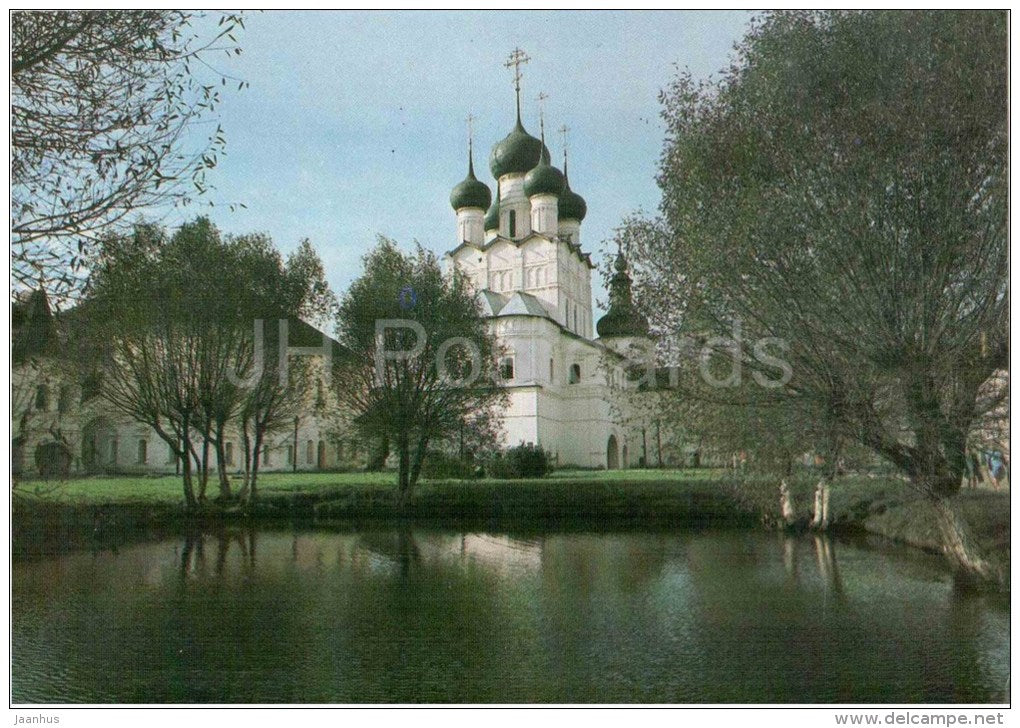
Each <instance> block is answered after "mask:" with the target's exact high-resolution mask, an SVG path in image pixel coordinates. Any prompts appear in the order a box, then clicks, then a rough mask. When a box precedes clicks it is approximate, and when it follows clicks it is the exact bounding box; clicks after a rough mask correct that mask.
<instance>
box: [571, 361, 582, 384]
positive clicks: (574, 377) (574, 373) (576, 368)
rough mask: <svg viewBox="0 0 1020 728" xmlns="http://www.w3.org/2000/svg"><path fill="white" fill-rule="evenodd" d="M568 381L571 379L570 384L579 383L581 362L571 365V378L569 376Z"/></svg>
mask: <svg viewBox="0 0 1020 728" xmlns="http://www.w3.org/2000/svg"><path fill="white" fill-rule="evenodd" d="M568 381H569V383H570V384H577V383H578V382H580V381H581V365H580V364H571V365H570V378H569V380H568Z"/></svg>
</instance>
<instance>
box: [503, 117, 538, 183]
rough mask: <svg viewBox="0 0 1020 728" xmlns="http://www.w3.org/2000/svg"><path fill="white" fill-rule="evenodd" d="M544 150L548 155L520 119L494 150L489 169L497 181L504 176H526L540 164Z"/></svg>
mask: <svg viewBox="0 0 1020 728" xmlns="http://www.w3.org/2000/svg"><path fill="white" fill-rule="evenodd" d="M543 150H544V151H546V153H548V150H546V149H545V145H543V144H542V142H541V141H540V140H538V139H536V138H535V137H533V136H531V134H529V133H528V132H526V131H525V130H524V127H523V126H521V120H520V117H518V119H517V124H516V125H515V126H514V130H513V131H512V132H510V133H509V134H507V135H506V137H505V138H504V139H503V141H501V142H499V143H498V144H496V146H494V147H493V148H492V154H490V155H489V169H491V170H492V176H493V177H495V178H496V179H499V178H500V177H502V176H503V175H504V174H524V173H525V172H527V171H529V170H530V169H531V168H532V167H534V166H535V165H537V164H538V161H539V159H540V158H541V156H542V152H543Z"/></svg>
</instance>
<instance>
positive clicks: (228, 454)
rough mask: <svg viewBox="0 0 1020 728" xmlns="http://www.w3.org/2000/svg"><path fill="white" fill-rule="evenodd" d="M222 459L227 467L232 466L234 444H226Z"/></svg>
mask: <svg viewBox="0 0 1020 728" xmlns="http://www.w3.org/2000/svg"><path fill="white" fill-rule="evenodd" d="M223 459H224V460H225V461H226V464H227V465H233V464H234V443H232V442H228V443H227V444H226V445H224V446H223Z"/></svg>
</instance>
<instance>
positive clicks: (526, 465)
mask: <svg viewBox="0 0 1020 728" xmlns="http://www.w3.org/2000/svg"><path fill="white" fill-rule="evenodd" d="M486 472H487V474H488V475H489V477H490V478H542V477H545V476H546V475H548V474H549V473H550V472H552V459H551V457H550V456H549V453H547V452H546V451H545V450H543V449H542V448H540V447H539V446H538V445H535V444H532V443H530V442H528V443H521V444H520V445H517V446H515V447H512V448H510V449H509V450H506V451H505V452H497V453H496V454H495V455H493V456H492V458H491V459H490V460H489V462H488V464H487V465H486Z"/></svg>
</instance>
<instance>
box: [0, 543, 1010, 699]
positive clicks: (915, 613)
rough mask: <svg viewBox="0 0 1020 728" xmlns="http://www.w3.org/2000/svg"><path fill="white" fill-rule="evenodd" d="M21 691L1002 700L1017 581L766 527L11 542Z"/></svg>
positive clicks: (15, 676) (21, 695) (33, 695)
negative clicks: (979, 587)
mask: <svg viewBox="0 0 1020 728" xmlns="http://www.w3.org/2000/svg"><path fill="white" fill-rule="evenodd" d="M12 590H13V595H12V678H11V682H12V691H13V694H12V700H13V702H15V703H46V702H60V703H64V702H86V703H114V702H116V703H136V702H142V703H175V702H176V703H204V702H213V703H314V702H329V703H349V702H354V703H378V702H383V703H425V702H469V703H492V702H494V703H532V702H554V703H586V702H598V703H624V702H645V703H649V702H650V703H706V702H708V703H730V702H763V703H770V702H808V703H812V702H818V703H824V702H849V703H858V702H897V703H912V702H1003V701H1005V700H1006V699H1007V695H1006V690H1007V689H1008V682H1007V681H1008V665H1009V611H1008V602H1007V601H1006V600H1003V599H1001V598H993V597H989V596H977V595H971V594H964V593H959V592H958V591H956V590H954V588H953V586H952V580H951V579H950V577H949V575H948V573H947V572H946V571H945V568H944V567H943V565H942V564H941V562H940V560H939V559H937V558H935V557H932V556H927V555H924V554H921V553H917V552H914V551H912V550H909V549H901V548H892V547H888V546H883V547H877V546H874V545H865V544H863V543H856V542H853V543H850V542H843V541H832V540H829V539H827V538H824V539H823V538H815V537H811V536H801V537H790V536H784V535H781V534H777V533H769V532H761V531H753V530H751V531H749V530H700V531H677V532H647V533H644V532H633V531H631V532H616V533H614V532H600V533H596V532H584V533H576V532H575V533H571V532H539V533H529V534H508V533H497V532H492V533H480V532H476V533H459V532H453V531H443V530H428V529H414V530H402V529H398V528H394V529H389V530H387V529H379V530H360V531H354V530H343V529H332V530H327V529H323V530H293V531H292V530H272V529H257V530H244V529H240V528H238V529H236V530H230V529H225V530H220V531H213V532H206V533H201V534H198V533H195V534H189V535H181V536H180V537H177V538H171V539H167V540H162V541H158V542H152V543H141V544H134V545H130V546H123V547H121V548H119V549H116V550H103V551H97V552H95V553H72V554H64V555H59V556H51V557H44V558H38V559H33V560H24V561H15V563H14V564H13V569H12Z"/></svg>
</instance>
